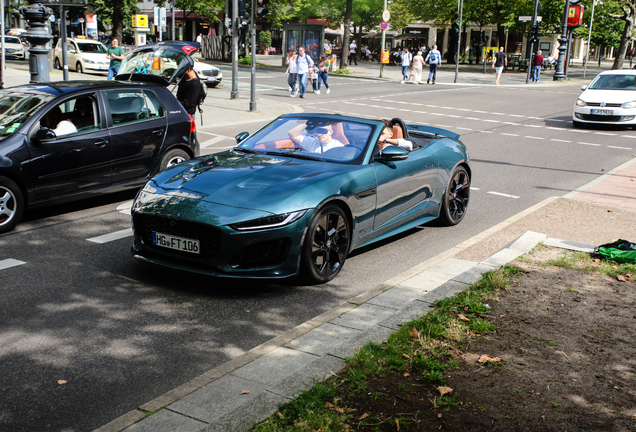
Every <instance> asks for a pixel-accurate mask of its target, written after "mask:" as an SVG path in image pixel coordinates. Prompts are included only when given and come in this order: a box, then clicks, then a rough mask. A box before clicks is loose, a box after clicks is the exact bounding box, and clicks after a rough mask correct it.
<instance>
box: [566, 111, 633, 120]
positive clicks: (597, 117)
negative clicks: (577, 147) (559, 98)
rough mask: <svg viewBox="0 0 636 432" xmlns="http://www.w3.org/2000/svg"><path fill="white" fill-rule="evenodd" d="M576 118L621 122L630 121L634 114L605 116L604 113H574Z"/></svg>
mask: <svg viewBox="0 0 636 432" xmlns="http://www.w3.org/2000/svg"><path fill="white" fill-rule="evenodd" d="M576 117H577V118H580V119H581V120H587V121H595V122H621V121H630V120H634V116H605V115H595V114H579V113H577V114H576Z"/></svg>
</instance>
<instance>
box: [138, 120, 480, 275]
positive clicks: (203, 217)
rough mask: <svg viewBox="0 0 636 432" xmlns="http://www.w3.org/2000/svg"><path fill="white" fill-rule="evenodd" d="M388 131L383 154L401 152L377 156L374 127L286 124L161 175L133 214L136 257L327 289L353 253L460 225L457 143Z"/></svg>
mask: <svg viewBox="0 0 636 432" xmlns="http://www.w3.org/2000/svg"><path fill="white" fill-rule="evenodd" d="M391 124H392V129H393V131H392V132H393V138H394V139H389V143H391V142H392V143H395V144H404V141H399V140H398V141H396V139H397V138H401V139H403V140H408V141H409V142H410V144H411V145H410V146H408V147H411V148H410V149H409V150H407V149H405V148H402V147H400V146H397V145H387V146H381V145H379V141H382V142H384V141H387V139H386V135H384V138H382V139H381V137H382V136H383V135H382V133H383V132H384V131H385V129H387V126H385V124H384V123H382V122H381V121H377V120H369V119H363V118H357V117H347V116H339V115H323V114H290V115H284V116H281V117H278V118H277V119H275V120H274V121H272V122H271V123H269V124H267V125H265V126H264V127H262V128H261V129H259V130H258V131H256V132H254V133H253V134H252V135H249V134H248V133H247V132H243V133H240V134H239V135H237V136H236V142H237V144H236V146H235V147H234V148H232V149H231V150H227V151H224V152H221V153H217V154H213V155H208V156H203V157H200V158H196V159H192V160H189V161H186V162H184V163H181V164H178V165H175V166H173V167H170V168H168V169H166V170H165V171H163V172H161V173H159V174H158V175H156V176H155V177H154V178H153V179H152V180H150V181H149V182H148V183H147V184H146V185H145V186H144V187H143V188H142V189H141V190H140V191H139V193H138V195H137V197H136V199H135V202H134V204H133V207H132V220H133V229H134V233H135V240H134V245H133V247H132V253H133V255H134V256H135V257H136V258H139V259H141V260H144V261H147V262H151V263H154V264H159V265H162V266H167V267H171V268H173V269H178V270H183V271H188V272H196V273H201V274H206V275H211V276H218V277H234V278H261V279H282V278H292V277H296V276H300V277H302V278H303V279H305V280H306V281H308V282H311V283H324V282H327V281H329V280H331V279H333V278H334V277H335V276H336V275H338V273H339V272H340V271H341V270H342V268H343V266H344V263H345V260H346V258H347V255H348V254H349V253H350V252H351V251H352V250H354V249H356V248H359V247H361V246H366V245H369V244H371V243H373V242H377V241H379V240H382V239H385V238H387V237H389V236H393V235H395V234H398V233H401V232H404V231H406V230H409V229H412V228H414V227H416V226H418V225H421V224H424V223H426V222H429V221H431V220H433V219H437V218H439V219H440V220H441V221H442V222H443V223H444V224H447V225H455V224H457V223H459V222H460V221H461V220H462V219H463V218H464V216H465V214H466V210H467V207H468V200H469V195H470V181H471V169H470V165H469V158H468V153H467V151H466V146H465V145H464V144H463V143H462V142H460V141H459V140H458V138H459V135H457V134H455V133H453V132H450V131H447V130H443V129H437V128H432V127H427V126H422V125H411V124H409V125H406V124H404V122H403V121H402V120H401V119H393V120H391ZM388 131H390V129H388V130H387V132H388ZM380 147H383V148H382V149H380ZM405 147H406V146H405Z"/></svg>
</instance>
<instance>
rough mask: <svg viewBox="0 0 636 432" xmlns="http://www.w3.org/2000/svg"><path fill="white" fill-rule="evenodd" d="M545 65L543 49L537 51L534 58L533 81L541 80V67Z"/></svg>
mask: <svg viewBox="0 0 636 432" xmlns="http://www.w3.org/2000/svg"><path fill="white" fill-rule="evenodd" d="M542 67H543V56H542V55H541V50H539V51H537V53H536V54H535V55H534V59H533V60H532V82H539V76H540V75H541V68H542Z"/></svg>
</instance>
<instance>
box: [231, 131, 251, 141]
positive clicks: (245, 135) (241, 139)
mask: <svg viewBox="0 0 636 432" xmlns="http://www.w3.org/2000/svg"><path fill="white" fill-rule="evenodd" d="M248 136H250V134H249V132H241V133H240V134H238V135H237V136H235V137H234V139H235V140H236V143H237V144H240V143H241V141H243V140H244V139H245V138H247V137H248Z"/></svg>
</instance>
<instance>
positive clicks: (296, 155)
mask: <svg viewBox="0 0 636 432" xmlns="http://www.w3.org/2000/svg"><path fill="white" fill-rule="evenodd" d="M265 154H266V155H270V156H287V157H291V158H296V159H306V160H313V161H320V162H325V160H324V159H323V158H321V157H318V156H310V155H308V154H300V153H292V152H291V151H277V152H273V151H269V152H265Z"/></svg>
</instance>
